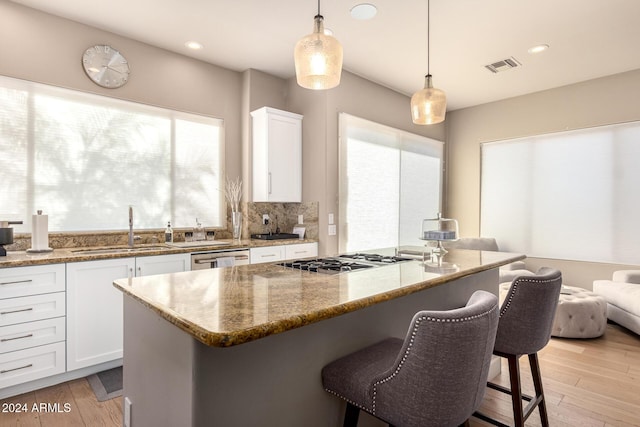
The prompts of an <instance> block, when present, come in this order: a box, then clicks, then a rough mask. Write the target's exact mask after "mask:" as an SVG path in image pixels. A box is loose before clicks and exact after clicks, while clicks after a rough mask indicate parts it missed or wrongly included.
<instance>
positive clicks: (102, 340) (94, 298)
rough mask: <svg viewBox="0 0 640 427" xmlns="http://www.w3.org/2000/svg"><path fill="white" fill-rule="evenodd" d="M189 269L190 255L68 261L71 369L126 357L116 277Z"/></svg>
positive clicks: (120, 297)
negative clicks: (114, 282) (123, 354)
mask: <svg viewBox="0 0 640 427" xmlns="http://www.w3.org/2000/svg"><path fill="white" fill-rule="evenodd" d="M189 268H190V255H189V254H171V255H158V256H148V257H138V258H116V259H108V260H99V261H86V262H75V263H67V370H68V371H72V370H75V369H80V368H84V367H87V366H92V365H96V364H99V363H103V362H108V361H111V360H115V359H119V358H121V357H122V349H123V330H122V324H123V317H122V316H123V310H122V292H120V291H119V290H117V289H116V288H115V287H114V286H113V281H114V280H116V279H122V278H123V277H132V276H134V275H135V276H140V275H145V276H146V275H151V274H164V273H175V272H178V271H186V270H189Z"/></svg>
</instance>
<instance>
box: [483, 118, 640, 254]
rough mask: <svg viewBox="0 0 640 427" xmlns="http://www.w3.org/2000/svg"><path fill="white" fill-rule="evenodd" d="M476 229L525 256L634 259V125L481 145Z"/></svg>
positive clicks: (639, 184) (637, 245)
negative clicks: (480, 173)
mask: <svg viewBox="0 0 640 427" xmlns="http://www.w3.org/2000/svg"><path fill="white" fill-rule="evenodd" d="M481 150H482V196H481V233H482V235H483V236H492V237H495V238H496V239H497V241H498V244H499V245H500V248H501V249H502V250H505V251H511V252H520V253H525V254H527V255H529V256H535V257H545V258H558V259H570V260H583V261H599V262H612V263H630V264H638V263H640V239H638V236H640V223H639V222H638V221H637V214H638V211H639V210H640V168H638V159H640V122H633V123H625V124H617V125H610V126H601V127H596V128H590V129H582V130H576V131H568V132H559V133H554V134H548V135H539V136H533V137H527V138H519V139H513V140H508V141H500V142H493V143H485V144H482V146H481Z"/></svg>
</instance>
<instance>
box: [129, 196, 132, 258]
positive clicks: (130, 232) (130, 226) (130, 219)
mask: <svg viewBox="0 0 640 427" xmlns="http://www.w3.org/2000/svg"><path fill="white" fill-rule="evenodd" d="M129 247H130V248H132V247H133V206H131V205H129Z"/></svg>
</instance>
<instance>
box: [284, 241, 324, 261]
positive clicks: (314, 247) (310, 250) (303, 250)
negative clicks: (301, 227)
mask: <svg viewBox="0 0 640 427" xmlns="http://www.w3.org/2000/svg"><path fill="white" fill-rule="evenodd" d="M284 250H285V254H284V258H285V259H298V258H309V257H315V256H318V244H317V243H298V244H295V245H287V246H285V247H284Z"/></svg>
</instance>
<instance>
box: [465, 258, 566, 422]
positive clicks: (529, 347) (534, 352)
mask: <svg viewBox="0 0 640 427" xmlns="http://www.w3.org/2000/svg"><path fill="white" fill-rule="evenodd" d="M561 287H562V274H561V273H560V271H558V270H555V269H551V268H547V267H542V268H541V269H539V270H538V271H537V272H536V274H535V275H534V276H520V277H516V278H515V279H514V280H513V282H512V283H511V287H510V288H509V293H508V294H507V296H506V298H505V300H504V302H503V303H502V306H501V307H500V322H499V323H498V333H497V336H496V343H495V348H494V350H493V354H495V355H496V356H500V357H504V358H506V359H507V361H508V363H509V380H510V383H511V388H506V387H503V386H501V385H498V384H494V383H491V382H488V383H487V386H488V387H489V388H492V389H494V390H498V391H500V392H502V393H506V394H509V395H511V406H512V407H513V420H514V423H515V426H516V427H520V426H524V422H525V421H526V419H527V418H528V417H529V415H531V413H532V412H533V411H534V409H535V408H536V407H537V408H538V410H539V411H540V420H541V422H542V425H543V426H548V425H549V418H548V416H547V408H546V405H545V401H544V393H543V390H542V376H541V374H540V365H539V363H538V351H540V350H541V349H542V348H544V346H546V345H547V343H548V342H549V338H550V337H551V329H552V327H553V319H554V317H555V313H556V307H557V305H558V297H559V295H560V288H561ZM525 354H526V355H527V356H528V357H529V365H530V366H531V375H532V377H533V386H534V389H535V393H536V395H535V396H528V395H524V394H522V388H521V381H520V365H519V362H518V361H519V359H520V357H521V356H524V355H525ZM523 400H525V401H526V402H528V404H527V406H526V407H525V408H524V409H523ZM474 416H475V417H477V418H480V419H481V420H484V421H486V422H488V423H491V424H493V425H496V426H501V427H507V425H506V424H504V423H502V422H500V421H498V420H495V419H493V418H490V417H488V416H486V415H484V414H481V413H479V412H476V413H475V414H474Z"/></svg>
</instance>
